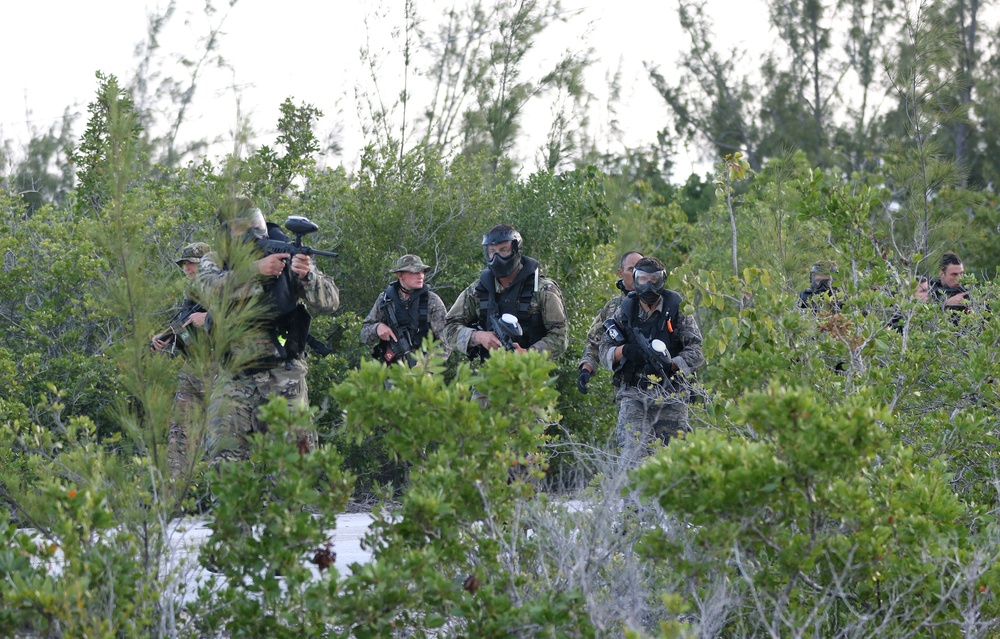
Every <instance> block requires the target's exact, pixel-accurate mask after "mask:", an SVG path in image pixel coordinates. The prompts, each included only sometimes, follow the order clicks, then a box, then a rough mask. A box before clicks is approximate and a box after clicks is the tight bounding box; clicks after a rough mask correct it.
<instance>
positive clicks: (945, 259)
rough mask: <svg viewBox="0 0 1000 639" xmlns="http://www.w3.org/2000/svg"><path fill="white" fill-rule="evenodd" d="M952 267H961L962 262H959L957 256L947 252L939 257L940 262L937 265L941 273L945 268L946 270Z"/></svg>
mask: <svg viewBox="0 0 1000 639" xmlns="http://www.w3.org/2000/svg"><path fill="white" fill-rule="evenodd" d="M953 265H954V266H961V265H962V260H960V259H959V257H958V256H957V255H955V254H954V253H952V252H951V251H948V252H947V253H945V254H944V255H942V256H941V261H940V262H939V263H938V266H940V267H941V270H942V271H943V270H945V269H946V268H948V267H949V266H953Z"/></svg>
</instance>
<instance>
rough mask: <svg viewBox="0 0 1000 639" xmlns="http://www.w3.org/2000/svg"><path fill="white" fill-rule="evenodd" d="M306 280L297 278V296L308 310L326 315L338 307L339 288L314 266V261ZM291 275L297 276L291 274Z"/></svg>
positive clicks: (330, 278)
mask: <svg viewBox="0 0 1000 639" xmlns="http://www.w3.org/2000/svg"><path fill="white" fill-rule="evenodd" d="M309 274H310V275H311V277H310V278H309V279H308V280H302V279H299V280H298V281H299V291H300V293H299V298H300V299H302V300H305V303H306V307H307V308H308V309H309V311H310V312H312V313H316V314H318V315H328V314H330V313H333V312H334V311H336V310H337V309H338V308H340V289H338V288H337V284H336V282H334V281H333V278H332V277H330V276H329V275H324V274H323V271H321V270H319V269H318V268H316V263H315V262H313V265H312V267H311V269H310V271H309ZM292 277H297V276H295V275H293V276H292Z"/></svg>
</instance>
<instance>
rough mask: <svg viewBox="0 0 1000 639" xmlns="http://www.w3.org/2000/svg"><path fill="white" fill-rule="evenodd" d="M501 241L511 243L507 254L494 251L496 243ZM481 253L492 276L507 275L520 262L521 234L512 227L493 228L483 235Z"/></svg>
mask: <svg viewBox="0 0 1000 639" xmlns="http://www.w3.org/2000/svg"><path fill="white" fill-rule="evenodd" d="M501 242H510V243H511V244H510V253H508V254H507V255H501V254H500V253H499V252H497V251H496V245H497V244H500V243H501ZM483 255H484V256H485V257H486V265H487V266H489V268H490V271H491V272H492V273H493V276H494V277H496V278H503V277H507V276H509V275H510V274H511V273H513V272H514V269H516V268H517V265H518V264H520V263H521V234H520V233H518V232H517V231H515V230H514V229H513V227H506V228H500V229H493V230H492V231H490V232H489V233H487V234H486V235H484V236H483Z"/></svg>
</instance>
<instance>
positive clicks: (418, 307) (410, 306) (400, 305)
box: [381, 281, 430, 348]
mask: <svg viewBox="0 0 1000 639" xmlns="http://www.w3.org/2000/svg"><path fill="white" fill-rule="evenodd" d="M429 291H430V289H428V288H427V286H426V285H424V287H423V288H421V289H420V290H419V291H415V292H413V293H410V297H409V299H407V300H403V299H402V298H401V297H400V296H399V282H398V281H397V282H393V283H391V284H389V286H387V287H386V289H385V293H384V295H385V299H386V300H388V301H389V303H390V304H392V305H393V306H394V309H395V312H396V322H397V323H398V324H399V329H400V330H402V331H406V332H409V334H410V341H411V343H412V345H413V347H414V348H417V347H419V346H420V345H421V344H423V342H424V338H425V337H427V332H428V331H429V330H430V322H429V321H428V319H427V300H428V298H429V297H430V295H429V294H428V292H429ZM414 302H416V303H414ZM389 319H390V318H389V312H388V311H386V310H384V309H383V311H382V316H381V321H382V323H383V324H386V325H388V326H389V327H390V328H392V329H393V330H394V331H395V330H396V327H395V326H391V322H390V321H389ZM397 335H398V331H397Z"/></svg>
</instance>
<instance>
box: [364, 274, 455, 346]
mask: <svg viewBox="0 0 1000 639" xmlns="http://www.w3.org/2000/svg"><path fill="white" fill-rule="evenodd" d="M428 270H430V267H429V266H427V265H426V264H424V263H423V261H422V260H421V259H420V258H419V257H418V256H416V255H404V256H402V257H401V258H399V260H398V261H397V262H396V268H394V269H391V270H390V271H389V272H390V273H398V272H401V271H406V272H410V273H425V272H427V271H428ZM397 284H398V282H393V283H392V284H390V286H396V291H397V294H398V295H399V296H400V298H401V303H402V306H403V309H404V310H407V311H408V310H410V304H411V302H412V301H413V300H415V299H417V295H419V294H420V293H421V291H414V292H413V293H412V294H409V295H407V294H406V293H405V292H403V291H401V289H400V288H399V287H398V286H397ZM424 288H425V289H426V288H427V287H426V286H425V287H424ZM387 291H388V289H387V290H386V291H382V292H381V293H379V296H378V299H376V300H375V305H374V306H372V310H371V311H370V312H369V313H368V316H367V317H365V319H364V321H362V322H361V343H362V344H366V345H368V346H375V345H377V344H378V343H379V342H380V341H382V340H380V339H379V336H378V332H377V329H378V325H379V324H380V323H381V324H386V325H390V324H391V323H392V322H391V321H390V318H389V312H388V310H387V309H386V303H387V296H386V293H387ZM403 296H406V299H402V298H403ZM447 314H448V309H446V308H445V306H444V302H443V301H441V298H440V297H439V296H438V294H437V293H435V292H433V291H431V290H429V289H428V290H427V332H429V333H433V334H434V338H435V339H436V340H438V341H439V342H441V343H442V349H443V356H444V357H447V356H448V353H449V352H450V349H449V348H448V346H447V344H444V325H445V317H446V316H447ZM396 319H397V320H399V319H400V318H399V316H398V312H397V318H396ZM418 330H419V329H418ZM397 337H398V335H397ZM414 337H415V339H416V341H415V343H414V344H412V347H413V348H414V349H418V348H420V343H421V342H422V341H423V338H422V336H417V335H416V332H415V334H414Z"/></svg>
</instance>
